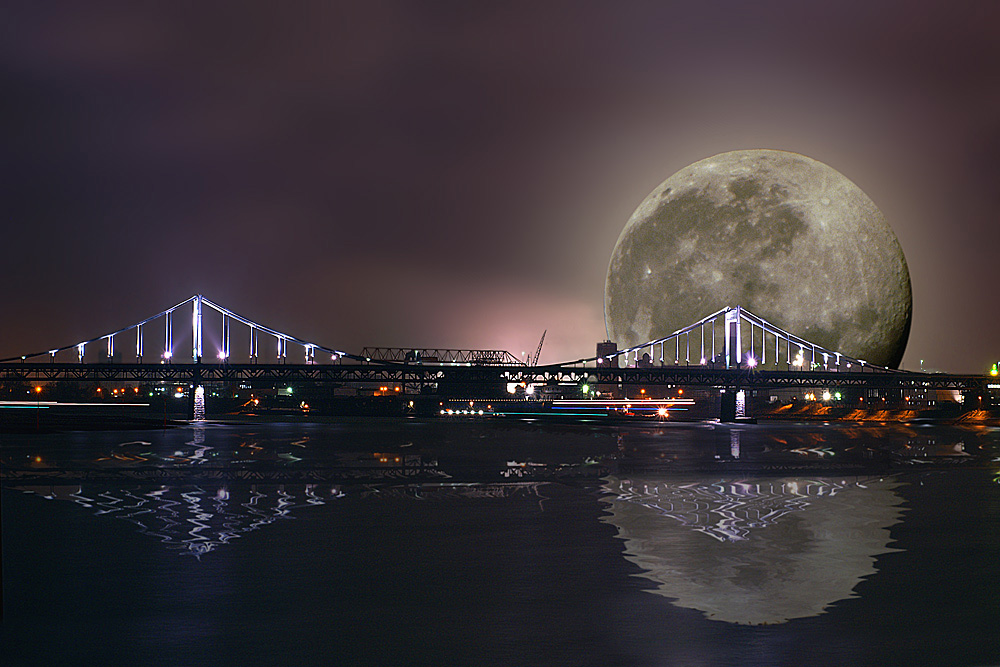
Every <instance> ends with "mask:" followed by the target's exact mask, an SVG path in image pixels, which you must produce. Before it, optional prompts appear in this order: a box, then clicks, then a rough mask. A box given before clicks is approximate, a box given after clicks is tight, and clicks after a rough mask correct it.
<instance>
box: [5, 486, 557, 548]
mask: <svg viewBox="0 0 1000 667" xmlns="http://www.w3.org/2000/svg"><path fill="white" fill-rule="evenodd" d="M542 486H543V483H541V482H516V483H500V484H476V483H433V484H400V485H392V486H386V485H381V484H365V485H361V486H357V487H353V488H351V489H350V491H348V492H345V490H344V489H343V488H342V487H340V486H338V485H330V484H251V485H246V484H242V485H240V484H237V485H228V484H227V485H219V486H208V485H181V486H169V485H164V486H158V487H149V486H136V487H132V488H125V489H119V488H109V487H107V485H99V486H98V485H94V486H90V487H88V488H87V489H85V488H84V487H83V486H80V485H55V486H37V485H35V486H28V485H22V486H14V487H12V488H14V489H16V490H18V491H21V492H23V493H29V494H33V495H36V496H39V497H41V498H44V499H46V500H64V501H71V502H73V503H75V504H77V505H79V506H81V507H85V508H87V509H88V510H90V511H91V512H92V513H93V515H94V516H104V517H112V518H116V519H121V520H123V521H127V522H128V523H131V524H133V525H134V526H135V529H136V531H137V532H138V533H140V534H143V535H149V536H152V537H155V538H157V539H158V540H159V541H160V542H161V543H162V544H163V545H164V547H165V548H167V549H170V550H175V551H177V552H178V553H179V554H180V555H185V556H187V555H193V556H196V557H199V558H200V557H201V556H202V555H204V554H206V553H208V552H210V551H214V550H216V549H218V548H219V547H222V546H224V545H227V544H229V543H230V542H231V541H232V540H234V539H237V538H239V537H242V536H243V535H245V534H247V533H251V532H253V531H256V530H259V529H261V528H264V527H266V526H268V525H270V524H273V523H275V522H276V521H281V520H287V519H294V518H296V517H295V516H294V514H297V513H300V511H301V510H303V509H305V508H309V507H316V506H319V505H326V504H327V503H329V502H330V501H331V500H336V499H340V498H344V497H346V496H347V495H348V494H350V495H351V496H352V497H356V498H358V499H360V500H365V501H383V500H390V499H404V500H417V501H428V500H436V501H456V500H457V501H467V500H483V499H493V500H495V499H512V498H530V499H537V501H538V502H539V504H541V502H542V501H543V500H545V496H544V495H543V494H542V493H541V487H542Z"/></svg>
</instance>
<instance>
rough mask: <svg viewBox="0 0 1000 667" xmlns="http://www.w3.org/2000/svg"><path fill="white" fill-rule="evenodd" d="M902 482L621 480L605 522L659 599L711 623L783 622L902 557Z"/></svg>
mask: <svg viewBox="0 0 1000 667" xmlns="http://www.w3.org/2000/svg"><path fill="white" fill-rule="evenodd" d="M897 485H898V483H897V482H896V481H894V480H893V479H892V478H871V479H865V480H857V479H852V480H846V479H843V478H840V477H832V478H819V477H786V478H773V477H772V478H762V477H758V478H754V477H744V478H739V479H705V478H689V479H677V478H673V477H672V478H666V477H664V476H655V475H640V476H630V477H628V478H619V477H610V478H608V479H607V481H606V483H605V485H604V490H605V491H606V493H607V494H608V495H607V496H606V497H605V498H604V499H603V500H604V502H606V503H607V505H608V508H607V509H608V516H607V517H606V518H605V519H604V520H605V521H606V522H607V523H609V524H612V525H614V526H615V527H616V528H617V530H618V537H619V538H620V539H622V540H623V541H624V542H625V558H627V559H628V560H629V561H631V562H632V563H635V564H636V565H637V566H638V567H639V568H641V570H642V573H641V575H640V576H642V577H645V578H646V579H649V580H650V581H652V582H653V583H655V584H656V588H655V589H653V590H652V591H651V592H654V593H656V594H659V595H663V596H665V597H668V598H672V599H673V601H674V604H676V605H678V606H680V607H686V608H691V609H696V610H698V611H701V612H703V613H704V614H705V616H707V617H708V618H711V619H714V620H719V621H727V622H730V623H740V624H754V625H756V624H773V623H783V622H785V621H789V620H791V619H794V618H803V617H808V616H815V615H818V614H821V613H823V611H824V610H825V609H827V608H828V607H829V606H830V605H831V604H833V603H835V602H837V601H839V600H843V599H846V598H850V597H854V595H855V593H854V588H855V587H856V586H857V585H858V583H860V582H861V580H862V579H863V578H865V577H867V576H869V575H872V574H875V572H876V567H875V563H876V557H877V556H879V555H881V554H886V553H889V552H892V551H895V549H893V548H892V547H890V546H889V543H890V540H891V538H890V531H889V529H890V527H892V526H893V525H895V524H896V523H898V522H899V521H900V517H901V514H902V509H901V508H900V504H901V503H902V499H901V498H900V497H899V496H898V495H897V494H896V492H895V491H894V489H895V488H896V487H897Z"/></svg>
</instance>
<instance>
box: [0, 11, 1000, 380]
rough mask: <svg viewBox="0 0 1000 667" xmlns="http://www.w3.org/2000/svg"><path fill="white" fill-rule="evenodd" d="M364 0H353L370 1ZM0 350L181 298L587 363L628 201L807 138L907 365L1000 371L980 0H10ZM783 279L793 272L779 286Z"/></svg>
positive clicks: (72, 334) (997, 202) (310, 324)
mask: <svg viewBox="0 0 1000 667" xmlns="http://www.w3.org/2000/svg"><path fill="white" fill-rule="evenodd" d="M376 5H377V8H376ZM2 17H3V18H2V21H0V25H2V27H0V89H2V91H3V93H2V98H0V99H2V101H0V113H2V114H3V130H2V133H3V134H2V137H3V141H2V146H0V168H2V173H0V204H2V213H3V244H2V248H3V251H2V252H3V255H2V256H3V269H2V275H3V277H4V285H5V289H3V291H2V296H0V312H2V316H0V322H2V336H0V357H7V356H12V355H16V354H21V353H24V352H28V351H36V350H39V349H47V348H49V347H56V346H61V345H70V344H73V343H75V342H77V341H79V340H82V339H86V338H90V337H93V336H98V335H101V334H103V333H106V332H108V331H110V330H112V329H116V328H119V327H122V326H125V325H128V324H130V323H132V322H135V321H137V320H139V319H142V318H144V317H147V316H149V315H152V314H154V313H156V312H158V311H159V310H161V309H163V308H165V307H167V306H169V305H173V304H174V303H176V302H179V301H182V300H183V299H185V298H187V297H188V296H190V295H191V294H195V293H203V294H205V295H206V296H207V297H209V298H211V299H213V300H215V301H217V302H219V303H222V304H225V305H227V306H229V307H230V308H232V309H233V310H235V311H237V312H239V313H241V314H244V315H247V316H249V317H251V318H253V319H256V320H258V321H261V322H263V323H265V324H268V325H270V326H273V327H275V328H278V329H281V330H284V331H287V332H288V333H291V334H294V335H297V336H300V337H303V338H308V339H313V340H316V341H317V342H319V343H321V344H324V345H328V346H331V347H338V348H340V349H346V350H348V351H360V349H361V348H362V347H363V346H366V345H385V346H390V345H392V346H451V347H469V348H494V347H495V348H502V349H508V350H510V351H512V352H514V353H515V354H518V355H520V354H521V353H522V352H526V351H527V352H533V351H534V348H535V346H536V345H537V343H538V338H539V336H540V335H541V333H542V331H543V330H544V329H548V335H547V337H546V346H545V349H544V350H543V353H542V358H541V359H542V362H555V361H559V360H563V359H569V358H578V357H581V356H585V355H590V354H593V352H594V344H595V342H596V341H598V340H601V339H603V338H604V336H605V331H604V321H603V296H604V279H605V274H606V271H607V266H608V260H609V258H610V256H611V251H612V249H613V248H614V244H615V241H616V239H617V238H618V235H619V233H620V232H621V230H622V227H623V226H624V224H625V222H626V221H627V220H628V217H629V215H630V214H631V212H632V211H633V209H634V208H635V207H636V206H637V205H638V203H639V202H640V201H641V200H642V199H643V198H644V197H645V196H646V195H647V194H648V193H649V192H650V191H651V190H652V189H653V188H654V187H656V185H658V184H659V183H660V182H661V181H662V180H664V179H665V178H666V177H667V176H669V175H671V174H672V173H674V172H675V171H677V170H678V169H680V168H682V167H684V166H686V165H688V164H690V163H692V162H695V161H697V160H700V159H702V158H705V157H708V156H710V155H713V154H716V153H720V152H723V151H728V150H734V149H740V148H775V149H782V150H790V151H795V152H799V153H803V154H805V155H808V156H810V157H812V158H814V159H817V160H820V161H821V162H824V163H826V164H828V165H830V166H832V167H833V168H835V169H837V170H838V171H840V172H841V173H843V174H844V175H845V176H847V177H848V178H850V179H851V180H853V181H854V182H855V183H857V184H858V185H859V186H860V187H861V188H862V189H863V190H864V191H865V192H866V193H867V194H868V195H869V196H870V197H871V198H872V199H873V200H874V201H875V203H876V204H877V205H878V206H879V207H880V208H881V209H882V211H883V212H884V213H885V215H886V218H887V219H888V221H889V223H890V225H891V226H892V227H893V229H894V231H895V233H896V235H897V237H898V238H899V241H900V243H901V245H902V247H903V250H904V252H905V254H906V258H907V261H908V263H909V267H910V276H911V279H912V284H913V301H914V304H913V313H914V314H913V326H912V332H911V335H910V344H909V346H908V350H907V354H906V356H905V357H904V362H903V363H904V367H906V368H916V367H917V365H918V364H919V360H920V359H924V360H925V365H926V366H927V367H930V368H937V369H941V370H946V371H951V372H983V371H984V370H986V368H987V367H988V364H989V363H992V362H993V361H996V360H997V359H1000V334H998V331H1000V307H998V299H1000V297H998V285H1000V279H998V276H1000V269H998V267H997V257H998V256H1000V226H998V225H997V224H996V219H997V211H998V210H1000V187H998V181H1000V120H998V119H1000V4H996V3H987V2H983V3H972V4H964V3H960V2H937V3H929V2H914V1H907V2H903V1H899V2H870V1H865V2H844V1H838V2H836V3H833V2H828V3H805V2H801V0H788V1H784V2H776V1H774V2H766V1H764V2H754V3H741V2H691V3H678V2H651V3H611V2H599V1H585V0H579V1H572V2H540V3H539V2H530V3H513V2H505V3H497V4H496V5H493V6H491V5H487V4H485V3H478V2H467V1H466V2H453V3H417V2H412V3H392V2H386V3H360V2H359V3H354V4H338V3H333V2H329V3H327V2H315V3H305V2H297V3H252V2H234V3H228V4H226V3H200V2H199V3H181V2H170V3H158V4H153V3H120V4H118V5H114V4H105V3H98V2H88V3H79V2H66V3H58V2H46V3H30V2H22V3H7V4H6V5H5V8H4V10H3V11H2ZM790 288H791V289H794V286H790Z"/></svg>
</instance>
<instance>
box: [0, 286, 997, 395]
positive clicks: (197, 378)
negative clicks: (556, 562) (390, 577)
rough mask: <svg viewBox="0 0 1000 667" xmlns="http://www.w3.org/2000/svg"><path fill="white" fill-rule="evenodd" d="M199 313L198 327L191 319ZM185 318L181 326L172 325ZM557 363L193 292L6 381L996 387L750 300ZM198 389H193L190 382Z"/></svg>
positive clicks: (479, 387) (17, 363)
mask: <svg viewBox="0 0 1000 667" xmlns="http://www.w3.org/2000/svg"><path fill="white" fill-rule="evenodd" d="M188 322H189V323H190V327H188V326H187V324H186V323H188ZM175 325H176V326H175ZM611 348H612V349H610V350H609V349H608V348H607V347H605V348H604V349H603V350H602V352H603V353H602V354H598V355H595V356H592V357H586V358H580V359H575V360H570V361H565V362H560V363H554V364H544V365H537V364H529V363H527V362H523V361H521V360H519V359H518V358H517V357H516V356H514V355H513V354H511V353H509V352H506V351H503V350H453V349H443V348H442V349H433V350H430V349H415V348H365V349H364V350H362V353H361V354H353V353H350V352H347V351H345V350H342V349H339V348H336V347H330V346H326V345H322V344H319V343H316V342H313V341H309V340H306V339H303V338H299V337H297V336H294V335H291V334H288V333H285V332H282V331H280V330H278V329H276V328H272V327H269V326H266V325H263V324H260V323H258V322H256V321H254V320H251V319H249V318H247V317H244V316H242V315H240V314H238V313H236V312H234V311H232V310H230V309H229V308H226V307H224V306H222V305H219V304H217V303H215V302H214V301H211V300H209V299H208V298H206V297H204V296H202V295H194V296H192V297H190V298H188V299H186V300H184V301H182V302H180V303H178V304H176V305H174V306H172V307H170V308H167V309H166V310H163V311H161V312H159V313H157V314H156V315H153V316H152V317H148V318H146V319H144V320H142V321H139V322H136V323H135V324H132V325H130V326H127V327H123V328H119V329H116V330H113V331H110V332H108V333H104V334H102V335H100V336H97V337H94V338H91V339H88V340H85V341H81V342H77V343H73V344H71V345H66V346H63V347H56V348H50V349H47V350H42V351H36V352H31V353H27V354H24V355H20V356H16V357H10V358H6V359H0V382H36V383H37V382H44V383H59V382H101V381H110V382H115V381H118V382H130V383H166V384H184V385H187V386H189V387H192V388H194V387H198V386H201V385H203V384H207V383H226V382H239V383H241V384H243V385H244V386H249V387H257V386H259V387H264V386H268V385H271V386H274V385H276V384H278V383H283V384H286V385H290V384H299V385H305V384H317V385H330V386H337V385H364V384H366V383H369V384H370V383H376V384H385V383H392V384H394V385H397V386H398V387H399V388H400V390H401V391H402V393H403V394H406V393H410V392H412V393H420V394H434V395H438V396H447V397H450V398H462V397H463V396H464V395H468V396H469V397H476V398H482V397H489V396H495V395H497V394H503V393H504V391H505V389H504V387H505V386H509V385H511V384H520V385H523V386H528V385H531V386H534V385H554V384H563V385H565V384H577V385H580V386H583V385H586V384H589V385H592V386H605V387H618V388H623V390H627V388H629V387H637V386H651V387H657V386H661V387H662V386H684V387H687V386H691V387H706V388H707V387H712V388H719V389H720V390H721V391H723V392H725V391H729V393H731V394H732V393H735V392H736V391H738V390H740V389H767V388H781V387H795V388H809V387H824V388H830V389H833V388H845V387H854V388H865V389H891V390H934V389H938V390H957V391H961V392H966V393H976V392H978V393H979V395H982V394H984V393H986V392H988V391H990V390H995V389H996V388H997V386H998V385H996V384H991V382H993V383H995V382H996V379H991V378H989V377H988V376H985V375H952V374H944V373H924V372H914V371H899V370H895V369H890V368H885V367H881V366H877V365H873V364H869V363H867V362H865V361H864V360H862V359H857V358H853V357H850V356H848V355H845V354H843V353H841V352H839V351H836V350H831V349H827V348H824V347H822V346H820V345H816V344H814V343H811V342H810V341H808V340H806V339H804V338H802V337H800V336H797V335H795V334H793V333H790V332H787V331H785V330H783V329H782V328H780V327H778V326H775V325H774V324H772V323H770V322H768V321H766V320H764V319H763V318H761V317H758V316H757V315H754V314H753V313H751V312H749V311H748V310H746V309H744V308H742V307H739V306H735V307H728V308H724V309H721V310H719V311H717V312H715V313H712V314H711V315H708V316H706V317H704V318H702V319H701V320H699V321H698V322H694V323H692V324H691V325H689V326H687V327H684V328H682V329H679V330H677V331H675V332H673V333H671V334H670V335H668V336H665V337H662V338H659V339H656V340H652V341H649V342H646V343H643V344H641V345H636V346H633V347H630V348H627V349H622V350H618V349H613V348H614V346H613V345H611ZM192 393H193V392H192Z"/></svg>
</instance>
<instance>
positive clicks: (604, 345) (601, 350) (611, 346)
mask: <svg viewBox="0 0 1000 667" xmlns="http://www.w3.org/2000/svg"><path fill="white" fill-rule="evenodd" d="M616 352H618V343H616V342H614V341H611V340H606V341H602V342H600V343H598V344H597V356H598V360H597V363H598V364H610V365H611V366H612V367H614V368H618V367H619V366H620V364H619V363H618V359H619V358H620V357H615V358H613V359H606V358H605V359H601V357H608V356H610V355H612V354H615V353H616Z"/></svg>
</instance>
